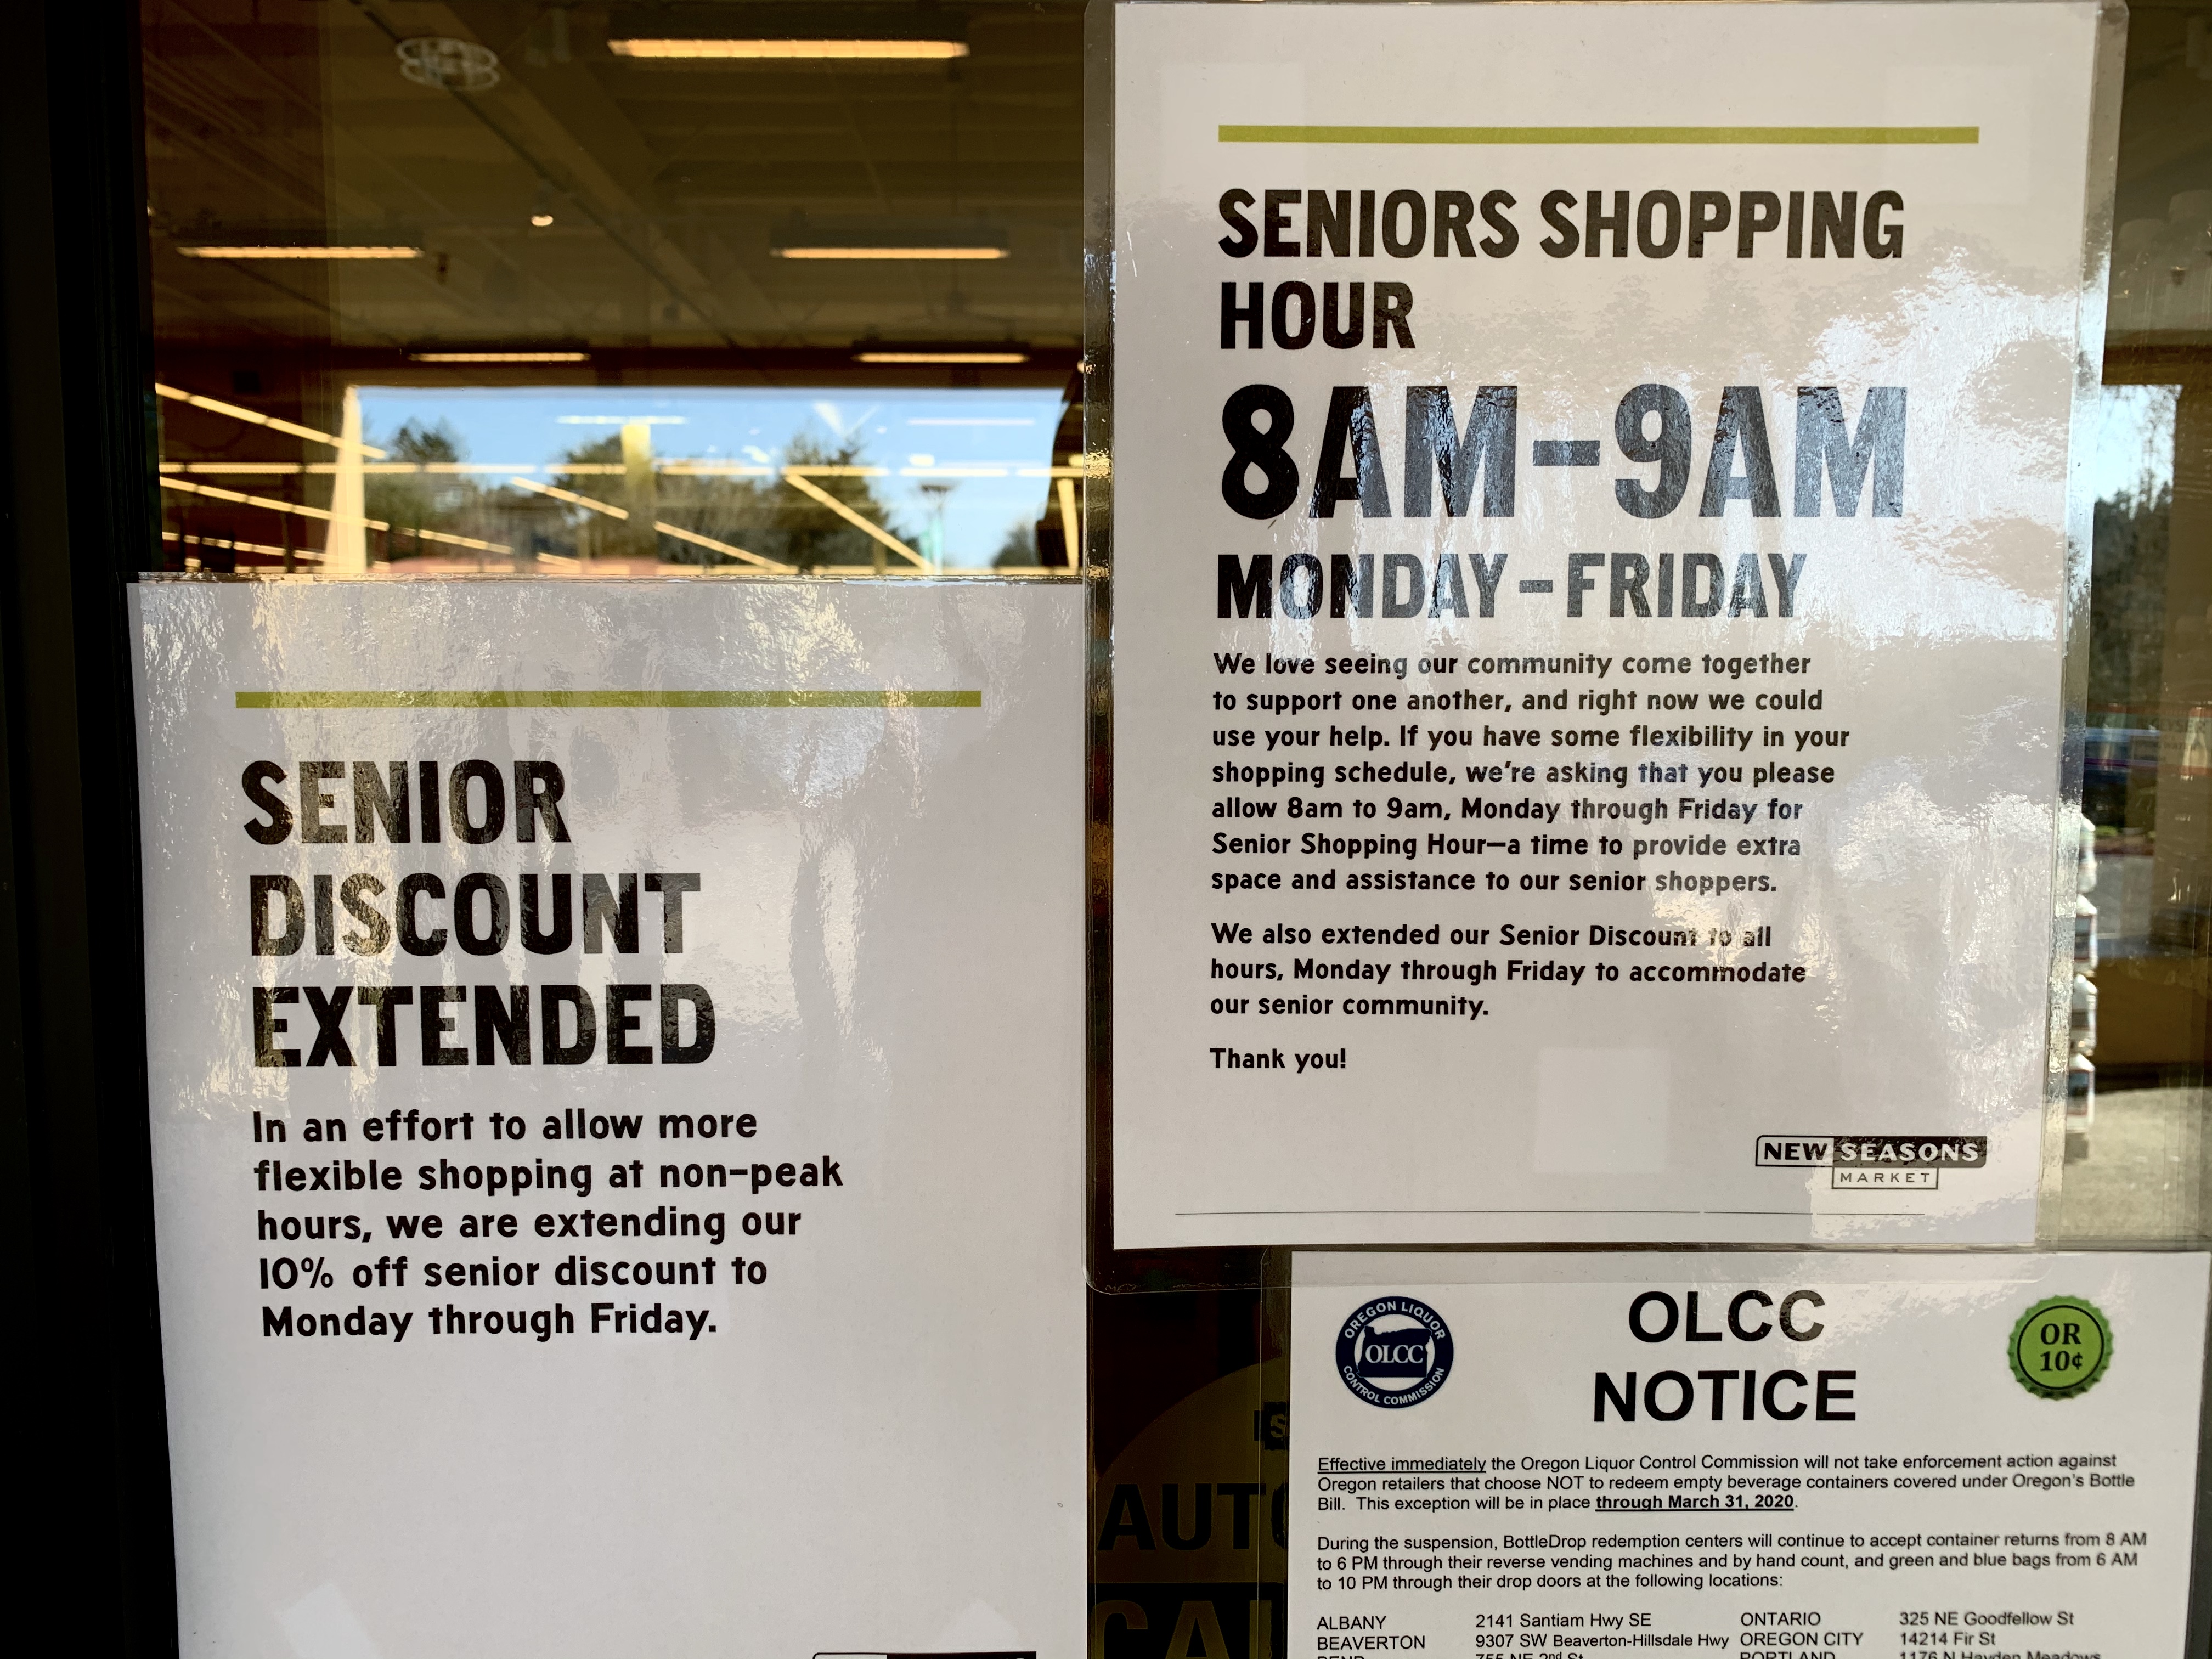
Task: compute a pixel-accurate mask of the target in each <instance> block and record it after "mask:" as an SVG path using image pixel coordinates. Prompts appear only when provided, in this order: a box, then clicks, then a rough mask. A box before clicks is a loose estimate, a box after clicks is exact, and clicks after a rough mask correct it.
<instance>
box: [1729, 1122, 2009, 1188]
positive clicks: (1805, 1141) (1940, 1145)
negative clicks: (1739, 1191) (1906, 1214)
mask: <svg viewBox="0 0 2212 1659" xmlns="http://www.w3.org/2000/svg"><path fill="white" fill-rule="evenodd" d="M1752 1161H1753V1163H1755V1164H1758V1166H1759V1168H1760V1169H1762V1170H1814V1169H1825V1170H1828V1171H1829V1180H1828V1185H1829V1187H1830V1188H1832V1189H1834V1190H1838V1191H1842V1190H1845V1189H1849V1188H1917V1189H1919V1190H1921V1191H1929V1190H1932V1189H1934V1188H1936V1186H1938V1185H1939V1184H1940V1183H1941V1182H1942V1174H1943V1171H1944V1170H1979V1169H1984V1168H1985V1167H1987V1165H1988V1164H1989V1161H1990V1138H1989V1137H1988V1136H1987V1135H1760V1136H1759V1138H1758V1139H1757V1141H1756V1142H1755V1143H1754V1145H1753V1155H1752Z"/></svg>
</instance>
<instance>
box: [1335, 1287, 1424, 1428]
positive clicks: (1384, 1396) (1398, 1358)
mask: <svg viewBox="0 0 2212 1659" xmlns="http://www.w3.org/2000/svg"><path fill="white" fill-rule="evenodd" d="M1451 1363H1452V1338H1451V1328H1450V1327H1449V1325H1447V1324H1445V1323H1444V1320H1443V1315H1442V1314H1440V1313H1438V1312H1437V1310H1435V1309H1434V1308H1431V1306H1429V1304H1427V1303H1425V1302H1416V1301H1415V1300H1414V1299H1413V1297H1410V1296H1383V1297H1376V1298H1375V1300H1374V1301H1372V1302H1370V1303H1368V1304H1366V1305H1365V1306H1364V1307H1362V1308H1359V1309H1358V1310H1354V1312H1353V1313H1352V1316H1351V1317H1350V1318H1349V1319H1347V1320H1346V1321H1345V1322H1344V1323H1343V1324H1342V1325H1341V1326H1340V1327H1339V1328H1338V1330H1337V1333H1336V1374H1337V1375H1338V1376H1340V1377H1342V1378H1343V1379H1344V1386H1345V1387H1346V1388H1347V1389H1351V1390H1352V1393H1354V1394H1355V1395H1358V1396H1359V1397H1360V1398H1361V1399H1362V1400H1364V1401H1366V1402H1367V1403H1368V1404H1369V1405H1370V1406H1381V1407H1385V1408H1392V1407H1402V1406H1418V1405H1419V1404H1420V1403H1421V1401H1424V1400H1426V1399H1427V1398H1428V1397H1429V1396H1430V1395H1432V1394H1434V1393H1435V1392H1436V1391H1437V1389H1441V1388H1442V1387H1443V1385H1444V1378H1445V1377H1447V1376H1449V1375H1450V1374H1451Z"/></svg>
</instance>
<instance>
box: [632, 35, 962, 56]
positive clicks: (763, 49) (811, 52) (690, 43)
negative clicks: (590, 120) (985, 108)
mask: <svg viewBox="0 0 2212 1659" xmlns="http://www.w3.org/2000/svg"><path fill="white" fill-rule="evenodd" d="M607 50H608V51H609V52H612V53H614V54H615V56H616V57H617V58H720V59H724V60H728V59H738V58H752V59H759V58H775V59H781V60H784V61H791V60H795V59H804V58H817V59H821V58H843V59H847V60H851V59H856V58H866V59H877V60H892V59H906V60H909V61H911V60H916V59H920V60H923V61H942V60H944V59H945V58H965V57H966V56H967V55H968V43H967V42H966V41H964V40H712V39H696V38H695V39H677V38H669V37H660V38H650V37H643V36H639V37H633V38H631V39H628V40H610V41H608V42H607Z"/></svg>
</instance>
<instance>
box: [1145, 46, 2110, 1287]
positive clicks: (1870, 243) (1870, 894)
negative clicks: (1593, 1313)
mask: <svg viewBox="0 0 2212 1659" xmlns="http://www.w3.org/2000/svg"><path fill="white" fill-rule="evenodd" d="M2108 27H2117V26H2116V25H2113V26H2107V25H2105V24H2101V23H2100V21H2099V18H2098V15H2097V12H2096V9H2094V8H2093V7H2091V6H2087V5H2071V4H2049V5H1997V6H1977V7H1972V8H1960V7H1949V6H1914V5H1896V6H1851V7H1750V6H1695V5H1692V6H1667V7H1642V6H1623V7H1608V6H1559V7H1518V6H1516V7H1503V8H1494V7H1485V6H1465V7H1462V6H1417V7H1415V6H1408V7H1397V6H1388V5H1376V6H1358V7H1352V6H1331V5H1312V6H1295V7H1268V8H1267V9H1265V10H1261V9H1257V8H1244V7H1220V6H1200V5H1172V4H1170V5H1124V6H1121V7H1119V8H1117V9H1116V12H1115V92H1114V106H1113V114H1112V118H1113V123H1114V143H1113V155H1114V173H1113V186H1114V210H1113V227H1112V228H1113V235H1114V263H1113V267H1112V270H1113V287H1112V307H1113V313H1112V323H1113V328H1112V361H1113V386H1114V431H1115V441H1114V484H1113V490H1114V501H1115V510H1114V545H1113V550H1112V562H1111V569H1112V574H1113V579H1114V583H1115V653H1114V663H1113V690H1114V703H1115V757H1114V759H1115V765H1114V778H1115V794H1114V847H1115V871H1114V888H1113V892H1114V908H1113V924H1114V961H1115V977H1114V981H1113V983H1114V991H1113V1017H1114V1030H1115V1050H1114V1132H1115V1229H1116V1235H1115V1236H1116V1239H1117V1242H1118V1243H1121V1244H1122V1245H1124V1246H1170V1245H1181V1244H1202V1243H1236V1242H1262V1241H1282V1242H1292V1243H1297V1242H1305V1243H1324V1242H1332V1241H1351V1240H1379V1241H1406V1242H1413V1241H1427V1240H1487V1239H1510V1238H1524V1237H1525V1238H1555V1239H1556V1238H1590V1239H1668V1238H1690V1237H1697V1238H1717V1239H1738V1240H1771V1241H1778V1242H1791V1241H1802V1240H1815V1239H1831V1238H1834V1239H1840V1238H1855V1239H1899V1240H1902V1239H1923V1240H1934V1239H2006V1238H2024V1237H2029V1236H2031V1235H2032V1233H2033V1200H2034V1194H2035V1191H2036V1185H2037V1178H2038V1172H2039V1168H2040V1164H2041V1161H2042V1158H2043V1155H2044V1153H2043V1149H2044V1144H2045V1124H2046V1100H2047V1097H2048V1086H2049V1079H2050V1077H2051V1070H2050V1066H2051V1059H2050V1055H2051V1046H2050V1042H2049V1036H2048V1033H2049V1031H2050V1029H2051V1009H2052V995H2051V987H2052V983H2053V974H2052V959H2053V958H2052V945H2053V939H2054V927H2053V921H2054V916H2055V915H2057V913H2058V910H2059V908H2061V907H2062V906H2063V908H2065V909H2066V910H2067V911H2068V913H2069V914H2070V908H2071V900H2072V893H2071V891H2070V890H2066V891H2063V892H2062V891H2059V890H2058V888H2059V887H2060V886H2061V885H2062V884H2063V883H2062V881H2061V880H2060V879H2057V878H2054V873H2053V872H2054V849H2055V848H2056V847H2057V843H2058V842H2059V840H2060V838H2061V836H2062V835H2063V834H2064V833H2065V831H2066V829H2067V828H2068V827H2069V825H2070V823H2071V817H2070V814H2069V813H2067V812H2066V811H2063V809H2062V804H2061V803H2062V796H2061V788H2060V769H2061V739H2062V734H2063V720H2062V709H2063V659H2064V643H2065V635H2066V629H2067V622H2068V602H2067V571H2068V545H2069V489H2068V468H2069V454H2070V453H2071V447H2072V446H2071V443H2070V439H2069V429H2070V422H2072V420H2073V418H2074V410H2075V402H2076V396H2077V391H2078V389H2079V386H2080V384H2081V379H2080V373H2079V363H2080V362H2081V361H2082V358H2081V347H2080V342H2081V341H2082V340H2084V339H2092V340H2093V339H2094V338H2095V337H2096V336H2097V332H2098V330H2099V328H2100V325H2101V316H2100V300H2099V299H2098V298H2097V296H2096V294H2095V293H2094V292H2093V291H2085V283H2084V270H2085V242H2086V238H2085V232H2084V225H2085V223H2086V222H2088V218H2089V217H2090V216H2091V215H2092V214H2093V204H2094V202H2095V199H2096V197H2097V196H2098V194H2099V164H2098V160H2097V158H2098V156H2099V155H2100V154H2103V155H2105V156H2106V160H2105V161H2104V163H2103V165H2104V167H2105V169H2106V182H2107V184H2108V183H2109V165H2110V163H2109V155H2108V151H2109V139H2108V138H2107V141H2106V144H2105V145H2103V146H2101V147H2100V145H2099V143H2096V142H2095V134H2096V131H2098V114H2097V112H2098V110H2099V109H2100V108H2101V107H2103V106H2102V105H2101V104H2100V101H2099V100H2098V98H2097V95H2096V83H2097V77H2098V73H2099V71H2098V64H2099V63H2100V61H2103V60H2102V59H2100V31H2102V30H2105V29H2106V28H2108ZM2109 44H2110V43H2109V42H2106V43H2105V45H2106V46H2109ZM2107 57H2108V54H2107Z"/></svg>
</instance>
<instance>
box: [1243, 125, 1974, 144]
mask: <svg viewBox="0 0 2212 1659" xmlns="http://www.w3.org/2000/svg"><path fill="white" fill-rule="evenodd" d="M1219 137H1220V140H1221V142H1222V143H1225V144H1978V143H1981V142H1982V130H1981V129H1980V128H1979V127H1314V126H1291V127H1271V126H1234V125H1223V126H1222V127H1221V128H1220V129H1219Z"/></svg>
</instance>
